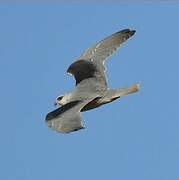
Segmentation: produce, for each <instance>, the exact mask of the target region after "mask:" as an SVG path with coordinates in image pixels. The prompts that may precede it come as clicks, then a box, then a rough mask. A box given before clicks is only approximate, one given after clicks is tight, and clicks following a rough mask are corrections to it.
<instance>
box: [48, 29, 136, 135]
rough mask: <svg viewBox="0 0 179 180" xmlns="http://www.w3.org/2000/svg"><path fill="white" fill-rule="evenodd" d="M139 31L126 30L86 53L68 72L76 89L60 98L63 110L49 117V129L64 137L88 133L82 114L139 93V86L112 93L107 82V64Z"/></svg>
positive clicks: (116, 90)
mask: <svg viewBox="0 0 179 180" xmlns="http://www.w3.org/2000/svg"><path fill="white" fill-rule="evenodd" d="M134 33H135V30H130V29H123V30H121V31H118V32H116V33H114V34H112V35H110V36H109V37H107V38H105V39H103V40H102V41H100V42H98V43H97V44H95V45H94V46H92V47H91V48H88V49H86V50H85V51H84V52H83V53H82V54H81V56H80V57H79V58H78V59H77V60H76V61H75V62H74V63H72V64H71V65H70V66H69V68H68V69H67V73H69V74H71V75H73V76H74V78H75V81H76V87H75V89H74V90H73V91H71V92H68V93H66V94H64V95H60V96H58V97H57V98H56V100H55V105H60V107H59V108H57V109H55V110H54V111H52V112H49V113H48V114H47V115H46V118H45V121H46V123H47V125H48V127H49V128H51V129H53V130H56V131H57V132H60V133H70V132H73V131H78V130H80V129H84V126H83V125H82V118H81V112H84V111H88V110H90V109H93V108H96V107H99V106H101V105H104V104H107V103H110V102H112V101H114V100H116V99H118V98H120V97H121V96H124V95H128V94H131V93H134V92H137V91H138V90H139V84H138V83H135V84H133V85H130V86H128V87H125V88H119V89H109V88H108V85H107V80H106V74H105V71H106V68H105V61H106V59H108V58H109V56H111V55H112V54H113V53H114V52H115V51H116V50H117V49H118V48H119V47H120V45H121V44H122V43H123V42H125V41H126V40H127V39H128V38H130V37H131V36H133V35H134Z"/></svg>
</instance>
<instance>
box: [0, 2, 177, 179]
mask: <svg viewBox="0 0 179 180" xmlns="http://www.w3.org/2000/svg"><path fill="white" fill-rule="evenodd" d="M178 22H179V3H150V4H149V3H146V4H145V3H138V4H135V3H133V4H130V3H128V4H124V3H123V4H118V3H116V4H110V3H109V4H103V5H102V4H99V3H98V4H97V3H96V4H90V3H89V4H85V3H84V4H72V3H71V4H70V3H69V4H67V3H66V4H50V3H49V4H46V5H32V4H31V5H25V4H24V5H20V4H19V5H14V6H8V5H1V7H0V82H1V83H0V84H1V86H0V89H1V90H0V92H1V93H0V109H1V110H0V112H1V120H0V123H1V125H0V142H1V146H0V169H1V172H0V179H2V180H32V179H33V180H36V179H38V180H39V179H43V180H52V179H53V180H71V179H73V180H74V179H77V180H92V179H102V180H113V179H121V180H178V179H179V80H178V79H179V23H178ZM123 28H132V29H136V31H137V32H136V34H135V36H133V37H132V38H131V39H130V40H128V41H127V43H125V44H124V45H123V46H122V47H121V48H120V50H119V51H117V53H115V55H114V56H112V57H111V59H110V60H109V61H108V62H107V67H108V71H107V74H108V82H109V86H110V87H112V88H117V87H123V86H126V85H130V84H132V83H134V82H140V84H141V91H140V92H139V93H136V94H132V95H130V96H126V97H123V98H121V99H120V100H117V101H115V102H113V103H111V104H108V105H105V106H102V107H100V108H97V109H95V110H91V111H88V112H86V113H83V114H82V115H83V119H84V125H85V127H86V129H84V130H81V131H78V132H75V133H71V134H66V135H64V134H60V133H56V132H55V131H52V130H50V129H48V127H47V126H46V124H45V122H44V118H45V116H46V114H47V113H48V112H49V111H52V110H53V109H54V106H53V103H54V99H55V97H56V96H58V95H60V94H63V93H64V92H66V91H69V90H71V89H73V87H74V79H73V78H72V77H71V76H68V75H67V74H66V69H67V68H68V66H69V65H70V64H71V63H72V62H73V61H74V59H75V58H77V57H78V56H79V55H80V53H81V52H82V51H83V50H84V49H85V48H88V47H90V46H91V45H93V44H94V43H95V42H97V41H99V40H101V39H103V38H104V37H106V36H108V35H110V34H111V33H114V32H116V31H118V30H121V29H123Z"/></svg>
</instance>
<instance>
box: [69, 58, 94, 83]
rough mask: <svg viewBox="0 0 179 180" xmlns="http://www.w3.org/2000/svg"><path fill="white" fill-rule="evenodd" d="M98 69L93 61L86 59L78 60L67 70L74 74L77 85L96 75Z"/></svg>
mask: <svg viewBox="0 0 179 180" xmlns="http://www.w3.org/2000/svg"><path fill="white" fill-rule="evenodd" d="M96 70H97V69H96V67H95V65H94V64H93V63H91V62H89V61H85V60H78V61H76V62H74V63H73V64H71V65H70V67H69V68H68V70H67V72H68V73H70V74H72V75H74V77H75V80H76V85H77V84H78V83H80V82H81V81H83V80H84V79H88V78H91V77H94V76H95V75H94V74H95V72H96Z"/></svg>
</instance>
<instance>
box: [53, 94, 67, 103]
mask: <svg viewBox="0 0 179 180" xmlns="http://www.w3.org/2000/svg"><path fill="white" fill-rule="evenodd" d="M70 97H71V94H70V93H69V94H65V95H60V96H58V97H57V98H56V99H55V103H54V105H55V106H57V105H62V106H63V105H65V104H67V103H68V102H69V101H70Z"/></svg>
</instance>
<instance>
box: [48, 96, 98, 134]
mask: <svg viewBox="0 0 179 180" xmlns="http://www.w3.org/2000/svg"><path fill="white" fill-rule="evenodd" d="M94 98H95V97H94ZM94 98H91V99H89V100H85V101H72V102H70V103H68V104H65V105H64V106H62V107H60V108H58V109H56V110H54V111H52V112H50V113H48V114H47V116H46V119H45V121H46V123H47V125H48V127H49V128H51V129H53V130H56V131H58V132H61V133H70V132H73V131H78V130H80V129H83V128H84V127H83V125H82V118H81V115H80V111H81V109H82V108H83V107H84V106H85V105H86V104H88V103H89V102H90V101H92V100H93V99H94Z"/></svg>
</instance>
